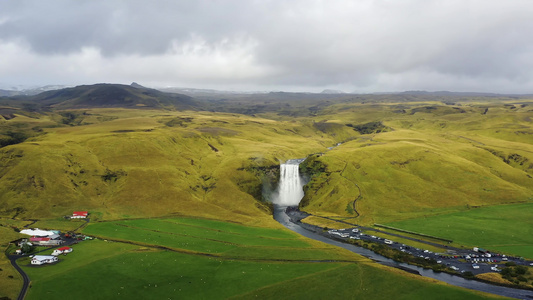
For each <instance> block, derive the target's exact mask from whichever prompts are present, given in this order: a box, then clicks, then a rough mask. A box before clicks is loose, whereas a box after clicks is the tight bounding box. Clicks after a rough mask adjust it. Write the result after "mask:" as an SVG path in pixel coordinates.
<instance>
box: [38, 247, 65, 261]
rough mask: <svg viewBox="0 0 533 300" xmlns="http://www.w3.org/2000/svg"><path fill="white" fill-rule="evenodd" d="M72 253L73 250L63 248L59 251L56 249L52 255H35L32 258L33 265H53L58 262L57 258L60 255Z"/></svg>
mask: <svg viewBox="0 0 533 300" xmlns="http://www.w3.org/2000/svg"><path fill="white" fill-rule="evenodd" d="M70 252H72V248H70V247H61V248H58V249H55V250H54V252H52V255H33V256H32V257H31V264H32V265H44V264H51V263H55V262H57V261H58V259H57V256H58V255H60V254H63V255H66V254H67V253H70Z"/></svg>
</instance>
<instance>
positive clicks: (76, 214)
mask: <svg viewBox="0 0 533 300" xmlns="http://www.w3.org/2000/svg"><path fill="white" fill-rule="evenodd" d="M88 214H89V212H86V211H75V212H73V213H72V217H71V218H72V219H85V218H87V215H88Z"/></svg>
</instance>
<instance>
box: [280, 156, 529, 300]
mask: <svg viewBox="0 0 533 300" xmlns="http://www.w3.org/2000/svg"><path fill="white" fill-rule="evenodd" d="M302 161H303V160H290V161H288V162H287V163H286V164H282V167H283V168H282V170H285V172H282V173H281V174H280V183H279V188H278V195H277V197H275V198H274V199H273V203H274V219H275V220H276V221H278V222H279V223H281V224H282V225H283V226H285V227H286V228H288V229H290V230H292V231H294V232H296V233H298V234H300V235H303V236H305V237H308V238H311V239H314V240H317V241H321V242H324V243H327V244H330V245H334V246H338V247H342V248H344V249H347V250H349V251H352V252H354V253H357V254H360V255H362V256H365V257H368V258H370V259H372V260H374V261H376V262H378V263H380V264H383V265H388V266H392V267H396V268H401V269H404V270H408V271H410V272H412V273H417V274H420V275H421V276H425V277H429V278H433V279H437V280H440V281H444V282H446V283H448V284H451V285H455V286H460V287H464V288H467V289H472V290H478V291H482V292H486V293H491V294H495V295H500V296H505V297H511V298H517V299H533V291H529V290H521V289H513V288H507V287H501V286H496V285H491V284H487V283H483V282H479V281H475V280H468V279H464V278H462V277H459V276H454V275H450V274H447V273H442V272H439V273H436V272H433V270H431V269H424V268H422V267H418V266H413V265H409V264H405V263H398V262H396V261H394V260H392V259H389V258H386V257H384V256H381V255H379V254H376V253H374V252H373V251H370V250H368V249H365V248H362V247H357V246H355V245H352V244H348V243H343V242H339V241H336V240H332V239H329V238H327V237H325V236H322V235H320V234H318V233H315V232H312V231H309V230H307V229H304V228H303V227H301V226H300V225H298V224H296V223H293V222H291V221H290V218H289V216H288V215H287V213H286V210H287V207H290V206H298V203H299V202H300V200H301V199H302V197H303V195H304V194H303V185H304V183H303V181H302V180H301V178H300V175H299V173H298V165H299V163H301V162H302ZM288 169H289V171H287V170H288ZM287 181H290V182H287ZM289 187H290V188H289ZM295 189H296V190H295ZM284 192H287V193H290V195H283V193H284ZM297 197H299V198H297Z"/></svg>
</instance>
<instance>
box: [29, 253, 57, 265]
mask: <svg viewBox="0 0 533 300" xmlns="http://www.w3.org/2000/svg"><path fill="white" fill-rule="evenodd" d="M56 261H57V257H55V256H53V255H34V256H33V257H32V258H31V264H32V265H42V264H51V263H53V262H56Z"/></svg>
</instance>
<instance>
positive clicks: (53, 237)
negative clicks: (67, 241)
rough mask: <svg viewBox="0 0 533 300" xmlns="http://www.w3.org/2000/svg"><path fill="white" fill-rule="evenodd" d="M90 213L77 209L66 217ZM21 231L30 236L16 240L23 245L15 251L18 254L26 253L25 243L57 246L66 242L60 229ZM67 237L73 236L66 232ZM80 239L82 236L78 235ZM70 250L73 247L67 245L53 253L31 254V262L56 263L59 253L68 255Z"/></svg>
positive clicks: (82, 215) (80, 216) (79, 217)
mask: <svg viewBox="0 0 533 300" xmlns="http://www.w3.org/2000/svg"><path fill="white" fill-rule="evenodd" d="M88 215H89V212H87V211H75V212H73V213H72V215H71V216H65V218H68V219H86V218H87V217H88ZM20 233H22V234H27V235H29V236H30V237H29V238H22V239H20V240H18V241H16V242H17V243H18V246H19V247H21V249H18V250H16V251H15V253H16V254H24V253H22V248H23V247H24V246H25V245H28V246H51V247H57V246H60V245H61V244H63V243H64V241H63V239H62V238H61V232H60V231H58V230H42V229H39V228H34V229H24V230H21V231H20ZM65 237H66V238H70V237H71V236H70V235H69V234H66V235H65ZM81 237H83V236H81ZM78 239H80V238H79V237H78ZM13 242H15V241H13ZM70 252H72V248H70V247H67V246H65V247H60V248H57V249H54V251H53V252H52V254H51V255H31V256H30V257H31V264H32V265H43V264H49V263H54V262H57V261H58V258H57V256H58V255H61V254H63V255H67V253H70Z"/></svg>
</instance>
